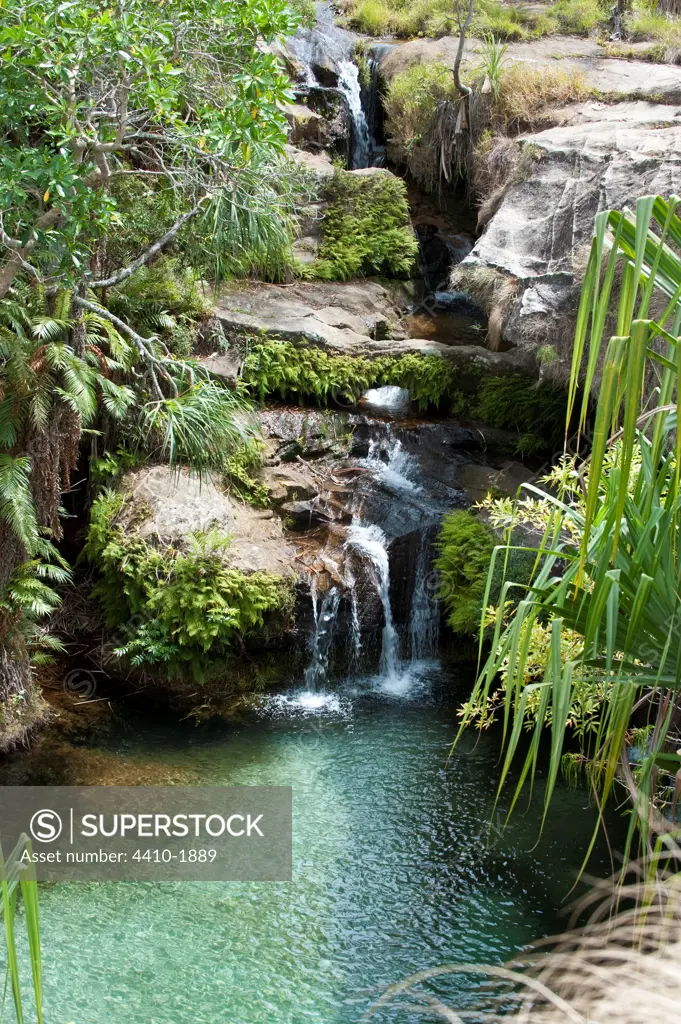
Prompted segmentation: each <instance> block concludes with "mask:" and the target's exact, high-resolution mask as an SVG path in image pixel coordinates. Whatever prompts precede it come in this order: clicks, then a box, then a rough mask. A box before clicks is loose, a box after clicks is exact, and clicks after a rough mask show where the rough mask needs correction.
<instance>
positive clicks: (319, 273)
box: [311, 167, 418, 281]
mask: <svg viewBox="0 0 681 1024" xmlns="http://www.w3.org/2000/svg"><path fill="white" fill-rule="evenodd" d="M326 199H327V202H328V207H327V211H326V214H325V216H324V219H323V221H322V232H323V240H322V245H321V248H320V251H319V259H318V260H317V262H316V263H315V265H314V268H313V269H312V271H311V273H312V276H315V277H318V278H321V279H322V280H326V281H337V280H340V281H348V280H350V279H351V278H354V277H363V276H365V275H371V274H382V275H383V276H386V277H405V276H408V275H409V274H410V272H411V271H412V269H413V267H414V263H415V260H416V255H417V253H418V241H417V239H416V236H415V234H414V231H413V229H412V227H411V221H410V219H409V206H408V203H407V190H406V187H405V185H404V182H403V181H401V180H400V179H399V178H396V177H395V176H394V175H392V174H381V173H380V172H379V173H374V174H368V175H355V174H350V173H348V172H347V171H344V170H341V169H340V168H338V167H337V168H336V171H335V173H334V175H333V178H332V179H331V181H330V182H329V183H328V185H327V187H326Z"/></svg>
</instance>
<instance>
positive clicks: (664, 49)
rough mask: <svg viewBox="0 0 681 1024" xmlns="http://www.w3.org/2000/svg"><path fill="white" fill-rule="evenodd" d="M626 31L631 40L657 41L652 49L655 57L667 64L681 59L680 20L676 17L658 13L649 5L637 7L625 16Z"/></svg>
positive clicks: (675, 62) (676, 62)
mask: <svg viewBox="0 0 681 1024" xmlns="http://www.w3.org/2000/svg"><path fill="white" fill-rule="evenodd" d="M626 32H627V36H628V38H630V39H631V40H632V41H633V42H639V41H642V40H645V39H650V40H653V41H655V42H657V43H659V44H660V45H659V46H658V47H655V48H654V51H653V56H654V58H655V59H657V60H662V61H665V62H666V63H668V64H678V63H679V62H680V61H681V21H679V19H678V18H672V17H670V16H669V15H666V14H658V13H657V11H655V10H651V8H650V7H646V6H643V7H637V8H634V10H633V12H632V13H630V14H629V15H628V16H627V18H626ZM637 56H640V55H639V54H637Z"/></svg>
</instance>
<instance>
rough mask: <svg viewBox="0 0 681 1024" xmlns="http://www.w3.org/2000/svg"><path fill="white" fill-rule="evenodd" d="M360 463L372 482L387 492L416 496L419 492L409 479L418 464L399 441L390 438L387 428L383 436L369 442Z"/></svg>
mask: <svg viewBox="0 0 681 1024" xmlns="http://www.w3.org/2000/svg"><path fill="white" fill-rule="evenodd" d="M362 461H363V464H364V466H365V467H366V468H367V469H368V470H370V471H371V475H372V476H373V478H374V480H376V482H377V483H379V484H381V485H382V486H383V487H385V488H386V490H388V491H392V492H393V493H395V494H400V493H412V494H417V493H418V492H419V491H420V490H421V488H420V487H419V485H418V484H417V483H415V482H414V481H413V480H412V479H411V477H412V476H413V475H414V474H415V473H416V472H417V470H418V462H417V460H416V458H415V457H414V456H413V455H411V454H410V453H409V452H408V451H405V449H404V446H403V444H402V442H401V441H400V439H399V438H398V437H393V436H392V433H391V430H390V427H389V426H388V428H387V432H386V434H385V436H383V437H378V438H375V439H372V440H371V441H370V442H369V451H368V452H367V456H366V458H365V459H363V460H362Z"/></svg>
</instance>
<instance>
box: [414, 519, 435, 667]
mask: <svg viewBox="0 0 681 1024" xmlns="http://www.w3.org/2000/svg"><path fill="white" fill-rule="evenodd" d="M429 550H430V543H429V536H428V531H424V532H423V533H422V534H421V543H420V545H419V553H418V558H417V561H416V576H415V580H414V596H413V598H412V605H411V622H410V633H411V660H412V661H426V660H427V659H429V658H435V657H436V656H437V653H438V641H439V639H440V602H439V601H438V599H437V590H436V589H435V588H434V587H432V586H429V583H432V575H431V574H430V573H429V572H428V562H429V559H428V555H429Z"/></svg>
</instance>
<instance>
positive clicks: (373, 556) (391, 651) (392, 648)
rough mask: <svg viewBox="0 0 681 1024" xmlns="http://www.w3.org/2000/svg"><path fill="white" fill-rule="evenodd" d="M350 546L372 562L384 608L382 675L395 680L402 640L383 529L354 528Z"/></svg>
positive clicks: (349, 534)
mask: <svg viewBox="0 0 681 1024" xmlns="http://www.w3.org/2000/svg"><path fill="white" fill-rule="evenodd" d="M347 544H348V545H350V546H351V547H353V548H355V550H356V551H359V552H360V553H361V554H363V555H364V556H365V557H366V558H368V559H369V562H370V564H371V567H372V569H373V573H372V575H373V577H374V583H375V586H376V589H377V591H378V596H379V597H380V599H381V604H382V605H383V618H384V620H385V625H384V626H383V636H382V642H381V664H380V674H381V676H382V677H383V678H386V679H393V678H394V677H395V676H396V675H397V666H398V645H399V638H398V636H397V630H396V629H395V625H394V622H393V613H392V607H391V605H390V561H389V559H388V548H387V539H386V536H385V534H384V533H383V530H382V529H381V528H380V526H376V525H375V524H372V525H371V526H361V525H359V524H353V525H352V526H351V527H350V529H349V530H348V539H347Z"/></svg>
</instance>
